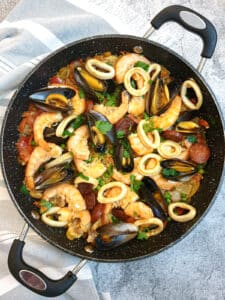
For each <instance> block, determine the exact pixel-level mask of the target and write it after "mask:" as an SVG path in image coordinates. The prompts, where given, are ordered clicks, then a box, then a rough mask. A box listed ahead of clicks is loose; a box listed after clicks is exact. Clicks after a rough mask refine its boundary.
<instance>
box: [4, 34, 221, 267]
mask: <svg viewBox="0 0 225 300" xmlns="http://www.w3.org/2000/svg"><path fill="white" fill-rule="evenodd" d="M108 38H112V39H113V38H121V39H133V40H136V41H142V42H147V43H149V44H150V45H154V46H157V47H159V48H161V49H163V50H165V51H167V52H169V53H170V54H172V55H174V56H175V57H176V58H178V59H179V60H180V61H182V62H183V63H184V64H186V65H187V66H188V67H189V68H190V69H191V70H192V72H193V73H195V74H196V75H197V77H198V78H199V79H200V80H201V81H202V83H203V85H204V86H205V88H206V89H207V91H208V92H209V93H210V95H211V97H212V99H213V102H214V104H215V105H216V108H217V111H218V113H219V116H220V120H221V123H222V127H223V139H224V136H225V134H224V131H225V120H224V117H223V114H222V110H221V108H220V106H219V104H218V102H217V100H216V97H215V95H214V93H213V91H212V90H211V88H210V87H209V85H208V84H207V83H206V81H205V79H204V77H203V76H202V75H201V74H200V73H199V72H198V71H197V70H196V69H195V68H194V66H192V65H191V64H190V63H189V62H188V61H187V60H186V59H184V58H183V57H181V56H180V55H179V54H178V53H176V52H175V51H174V50H172V49H170V48H168V47H166V46H164V45H161V44H159V43H157V42H154V41H151V40H148V39H145V38H141V37H137V36H133V35H121V34H105V35H95V36H92V37H87V38H84V39H80V40H77V41H73V42H71V43H69V44H67V45H64V46H63V47H61V48H59V49H57V50H55V51H53V52H51V53H50V54H49V55H47V56H46V57H45V58H44V59H43V60H42V61H40V62H39V63H38V64H37V65H36V66H35V67H34V68H33V70H31V72H29V73H28V74H27V75H26V76H25V78H24V79H23V81H22V82H21V83H20V85H19V86H18V87H17V89H16V90H15V92H14V94H13V96H12V97H11V99H10V102H9V104H8V106H7V109H6V112H5V115H4V119H3V122H2V128H1V137H0V148H1V149H0V151H1V153H0V156H1V169H2V173H3V178H4V182H5V184H6V187H7V190H8V193H9V195H10V198H11V199H12V201H13V203H14V205H15V206H16V208H17V210H18V211H19V213H20V215H21V216H22V217H23V219H24V220H25V222H26V223H27V224H29V226H30V227H31V228H32V229H33V230H34V231H35V232H36V233H37V234H38V235H39V236H41V237H42V238H43V239H44V240H46V241H47V242H49V243H50V244H51V245H53V246H55V247H57V248H59V249H61V250H63V251H64V252H66V253H69V254H71V255H73V256H77V257H80V258H83V259H88V260H90V261H96V262H112V263H115V262H128V261H135V260H138V259H143V258H147V257H150V256H153V255H156V254H158V253H160V252H162V251H165V250H167V249H168V248H170V247H172V246H173V245H175V244H176V243H178V242H180V241H181V240H182V239H183V238H185V237H186V236H187V235H188V234H189V233H190V232H191V231H192V230H193V229H194V228H195V227H196V226H197V225H198V224H199V223H200V222H201V220H202V219H203V218H204V217H205V216H206V214H207V213H208V212H209V210H210V208H211V207H212V205H213V203H214V202H215V200H216V198H217V196H218V194H219V192H220V190H221V187H222V184H223V180H224V177H225V176H224V175H225V162H223V170H222V173H221V177H220V181H219V184H218V186H217V189H216V192H215V194H214V196H213V197H212V199H211V201H210V203H209V205H208V207H207V208H206V210H205V211H204V213H203V214H202V215H201V216H200V217H199V219H198V220H197V221H196V222H195V223H194V224H193V225H192V226H191V227H190V228H189V229H188V230H187V231H186V232H185V233H184V234H182V236H181V237H180V238H178V239H176V240H175V241H173V242H171V243H169V244H168V245H166V246H164V247H162V248H161V249H159V250H155V251H153V252H151V253H148V254H143V255H139V256H136V257H133V258H127V259H126V258H123V259H118V258H117V259H111V258H110V259H108V258H107V259H102V258H96V257H91V256H85V255H82V254H79V253H78V254H77V253H76V254H74V252H73V251H70V250H69V249H66V248H64V247H63V246H61V245H59V244H58V243H56V242H54V241H52V240H51V239H49V238H48V237H46V236H45V235H44V234H43V233H42V232H41V231H40V230H38V228H36V227H35V226H34V224H33V223H32V222H30V220H29V219H28V217H27V216H26V214H25V213H24V212H23V210H22V209H21V208H20V206H19V205H18V203H17V200H16V199H15V197H14V195H13V192H12V190H11V187H10V185H9V182H8V178H7V175H6V172H5V163H4V160H3V146H4V145H3V135H4V132H5V130H6V122H7V120H8V115H9V112H10V109H11V107H12V105H13V104H14V101H15V99H16V97H17V94H18V93H19V91H20V90H21V89H22V88H23V85H24V84H25V83H26V82H27V81H28V80H29V78H30V77H31V76H32V75H33V74H34V73H35V72H36V71H37V70H38V69H39V68H40V67H41V66H42V65H43V64H44V63H45V62H47V61H48V60H49V59H50V58H52V57H53V56H55V55H56V54H58V53H60V52H62V51H63V50H65V49H67V48H70V47H73V46H75V45H77V44H80V43H83V42H89V41H92V40H96V39H108Z"/></svg>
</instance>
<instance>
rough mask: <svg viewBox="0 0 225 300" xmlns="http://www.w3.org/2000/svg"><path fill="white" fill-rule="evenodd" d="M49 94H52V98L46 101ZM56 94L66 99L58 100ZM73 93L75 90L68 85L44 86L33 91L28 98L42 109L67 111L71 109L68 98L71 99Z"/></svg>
mask: <svg viewBox="0 0 225 300" xmlns="http://www.w3.org/2000/svg"><path fill="white" fill-rule="evenodd" d="M50 95H53V96H52V98H51V99H50V100H48V101H46V99H47V98H48V97H50ZM57 95H61V96H64V97H65V98H66V100H67V101H62V100H60V98H58V97H57ZM74 95H75V91H74V90H73V89H70V88H68V87H45V88H43V89H40V90H38V91H35V92H34V93H33V94H31V95H30V96H29V99H30V100H31V101H32V102H34V103H35V104H36V105H37V106H39V107H41V108H42V109H44V110H47V111H49V110H50V111H51V110H53V111H55V110H57V111H62V112H67V111H69V110H71V107H70V105H69V101H68V100H69V99H71V98H72V97H73V96H74ZM54 96H55V97H54Z"/></svg>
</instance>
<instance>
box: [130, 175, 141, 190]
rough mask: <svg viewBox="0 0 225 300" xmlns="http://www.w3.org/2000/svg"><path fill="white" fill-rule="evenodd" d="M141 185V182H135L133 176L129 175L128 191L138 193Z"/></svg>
mask: <svg viewBox="0 0 225 300" xmlns="http://www.w3.org/2000/svg"><path fill="white" fill-rule="evenodd" d="M142 185H143V182H142V181H140V180H136V177H135V175H133V174H131V175H130V189H131V190H132V191H134V192H135V193H138V191H139V189H140V187H141V186H142Z"/></svg>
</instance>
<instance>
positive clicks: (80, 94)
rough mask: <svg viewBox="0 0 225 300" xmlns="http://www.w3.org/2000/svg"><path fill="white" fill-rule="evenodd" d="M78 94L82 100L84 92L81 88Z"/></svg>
mask: <svg viewBox="0 0 225 300" xmlns="http://www.w3.org/2000/svg"><path fill="white" fill-rule="evenodd" d="M78 94H79V97H80V98H81V99H83V98H84V91H83V90H82V89H81V88H80V89H79V92H78Z"/></svg>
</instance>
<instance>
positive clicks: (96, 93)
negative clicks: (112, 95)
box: [95, 92, 105, 103]
mask: <svg viewBox="0 0 225 300" xmlns="http://www.w3.org/2000/svg"><path fill="white" fill-rule="evenodd" d="M95 95H96V96H97V98H98V100H99V102H100V103H102V102H103V101H104V100H105V96H104V94H102V93H99V92H95Z"/></svg>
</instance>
